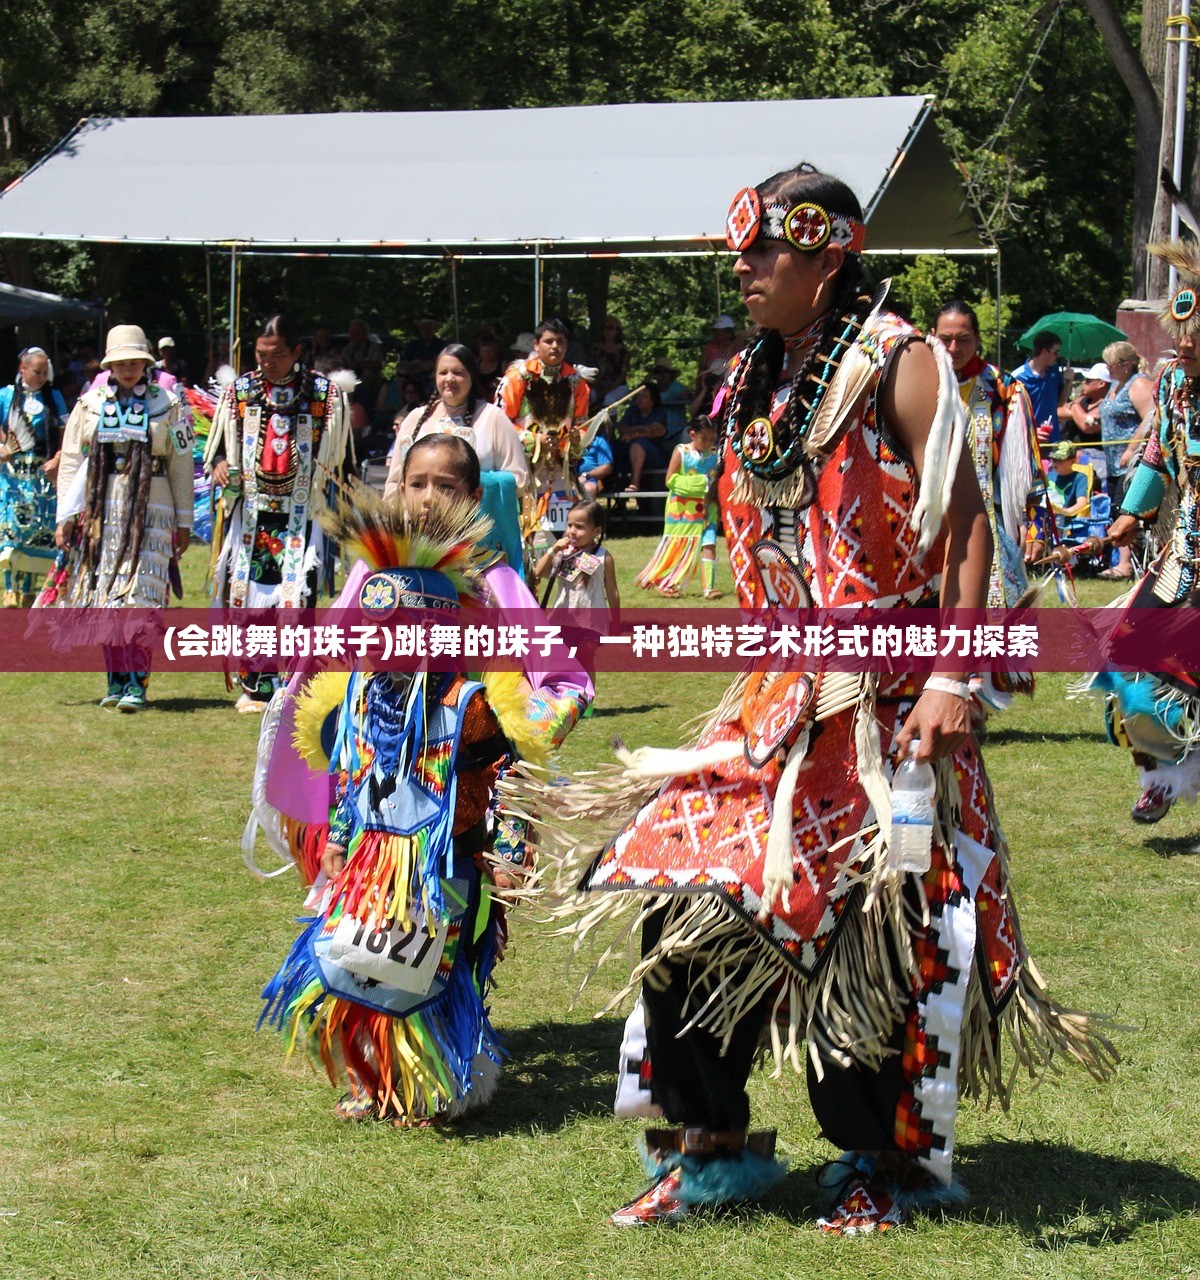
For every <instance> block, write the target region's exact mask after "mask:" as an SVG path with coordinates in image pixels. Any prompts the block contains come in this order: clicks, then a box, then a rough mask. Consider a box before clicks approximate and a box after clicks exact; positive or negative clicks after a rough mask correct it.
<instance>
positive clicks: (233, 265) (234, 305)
mask: <svg viewBox="0 0 1200 1280" xmlns="http://www.w3.org/2000/svg"><path fill="white" fill-rule="evenodd" d="M237 267H238V261H237V244H236V243H234V244H231V245H230V246H229V363H230V364H231V365H232V366H233V371H234V372H235V373H238V372H240V371H241V361H240V360H239V359H238V347H239V346H240V345H241V339H240V335H239V334H238V297H237Z"/></svg>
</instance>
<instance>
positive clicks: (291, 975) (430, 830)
mask: <svg viewBox="0 0 1200 1280" xmlns="http://www.w3.org/2000/svg"><path fill="white" fill-rule="evenodd" d="M480 493H481V488H480V469H479V459H478V457H477V456H476V454H475V452H474V450H473V449H472V448H471V447H470V445H469V444H467V443H466V442H465V441H463V440H460V439H458V438H457V437H454V436H429V437H426V438H424V439H422V440H419V441H418V442H417V443H416V444H415V445H413V447H412V448H411V449H410V450H409V452H408V454H407V456H406V457H405V460H404V475H403V480H402V483H401V486H400V492H399V503H400V506H401V507H402V508H403V512H404V513H405V514H404V516H402V517H401V516H400V512H399V511H398V510H397V506H396V504H395V503H394V502H393V501H385V500H384V499H382V498H377V497H375V496H374V495H368V494H362V495H356V496H354V497H353V498H351V499H350V500H346V501H343V502H341V503H339V505H338V508H337V510H336V511H335V512H331V513H329V515H328V517H327V518H325V517H323V523H325V526H326V528H327V530H328V531H329V532H330V533H331V534H333V535H334V536H336V537H337V538H338V539H339V541H340V542H342V544H343V545H345V546H347V547H350V548H353V549H354V550H356V551H358V552H359V553H360V554H361V555H362V557H363V559H362V560H361V561H359V563H357V564H356V565H355V566H354V568H353V569H352V570H351V574H350V576H349V578H348V579H347V584H346V587H344V588H343V593H342V596H341V597H339V601H338V606H339V607H340V608H342V609H351V608H361V607H365V604H366V599H367V598H368V597H367V594H365V593H369V588H370V583H371V580H372V579H373V578H379V577H385V576H386V575H387V574H388V573H389V572H390V571H393V570H404V571H405V577H406V580H407V581H408V587H407V590H408V591H409V592H411V593H412V594H415V595H418V596H420V597H422V598H423V606H425V605H427V606H432V605H433V604H434V603H435V602H436V604H437V607H438V608H439V609H446V608H448V607H451V606H450V602H452V601H457V602H459V603H462V602H478V601H480V600H483V601H486V602H489V603H492V604H494V605H496V606H497V607H498V608H499V609H500V610H501V611H504V610H506V609H514V608H515V609H517V610H535V611H536V608H537V605H536V602H535V601H534V600H533V597H532V596H531V595H530V594H529V591H528V589H527V588H526V587H525V585H524V583H523V582H522V581H521V580H520V577H519V576H518V575H517V574H516V573H515V571H514V570H513V569H511V568H510V567H509V566H507V565H504V564H499V563H495V564H492V565H491V566H490V567H489V568H486V569H485V568H484V567H483V565H484V564H485V563H486V558H485V557H481V556H480V555H479V554H478V550H479V548H480V546H481V545H483V544H482V542H481V539H483V538H485V537H486V534H487V526H486V521H485V520H483V519H481V517H480V515H479V512H478V509H477V507H476V506H475V504H476V503H478V501H479V498H480ZM591 693H592V687H591V684H590V682H589V681H588V679H587V676H586V674H585V673H584V672H583V671H582V669H580V668H578V666H575V667H574V669H573V670H568V669H565V668H564V669H563V670H562V671H559V672H555V671H549V672H536V671H530V670H526V671H525V672H524V673H523V674H522V673H509V672H489V673H485V674H483V675H482V676H481V677H480V679H479V681H478V682H477V681H475V680H471V679H468V678H466V677H464V676H461V675H458V674H455V673H435V672H428V671H423V670H418V671H416V672H413V673H411V674H404V673H399V672H396V673H391V672H386V671H374V670H372V669H370V668H369V667H367V668H364V669H356V670H354V671H352V672H350V673H348V674H346V675H340V676H339V675H337V674H336V673H333V672H319V673H315V674H311V675H308V676H306V675H304V674H301V673H298V675H297V677H296V678H295V679H294V680H293V682H291V683H289V686H288V690H287V693H286V694H285V695H282V697H283V699H285V700H286V699H291V700H292V703H293V705H294V712H293V714H292V716H291V719H290V720H289V721H288V723H289V725H290V726H291V728H290V729H289V730H288V731H287V732H279V733H275V734H274V736H273V743H274V745H273V747H272V748H271V749H270V756H271V759H270V764H269V765H268V768H267V777H266V781H265V791H264V795H265V794H266V792H269V790H270V787H271V770H272V769H273V768H274V766H275V762H276V756H280V755H281V753H288V754H291V753H294V754H299V755H300V756H302V757H303V762H304V763H305V764H306V765H307V773H308V774H309V775H310V777H311V778H313V779H316V780H317V781H318V782H319V783H321V784H323V785H321V786H318V787H315V788H314V790H315V792H316V793H317V794H316V797H315V798H316V799H317V800H318V801H319V803H317V804H316V805H315V813H316V815H318V816H320V815H322V814H323V815H324V817H323V818H322V820H321V821H320V822H319V823H317V824H316V825H315V826H314V827H313V828H312V829H311V836H312V838H311V839H306V844H307V845H308V846H315V845H316V843H317V841H318V840H319V841H320V846H321V852H320V858H319V870H320V872H321V873H323V874H322V876H318V877H317V879H316V883H315V885H314V893H313V895H310V904H309V905H310V907H311V909H312V911H313V912H314V915H313V917H312V918H311V919H308V920H306V921H305V922H304V926H305V927H304V931H303V933H302V934H301V936H300V937H299V938H298V939H297V941H296V943H295V945H294V946H293V948H292V950H291V952H290V953H289V955H288V957H287V959H286V960H285V961H284V962H283V964H282V966H281V967H280V969H279V970H278V972H277V973H276V975H275V976H274V977H273V978H272V979H271V980H270V982H269V983H268V984H267V987H266V989H265V991H264V1000H265V1001H266V1006H267V1007H266V1011H265V1013H264V1018H266V1019H268V1020H269V1021H270V1022H271V1023H272V1024H274V1025H275V1026H277V1027H278V1028H279V1029H280V1030H282V1031H283V1032H284V1034H285V1037H286V1038H287V1040H288V1043H289V1045H291V1044H294V1043H303V1044H305V1046H306V1047H307V1048H308V1049H309V1050H310V1051H311V1052H312V1053H313V1055H314V1057H317V1056H319V1057H320V1059H321V1060H322V1062H323V1063H324V1065H325V1067H326V1069H327V1071H328V1073H329V1076H330V1078H331V1080H333V1081H335V1082H340V1083H342V1085H343V1086H344V1087H347V1092H346V1093H345V1094H344V1095H343V1096H342V1097H341V1098H340V1099H339V1101H338V1102H337V1104H336V1105H335V1107H334V1114H335V1115H336V1116H337V1117H338V1118H339V1119H342V1120H367V1119H379V1120H385V1121H388V1122H390V1123H392V1124H395V1125H398V1126H401V1127H406V1128H407V1127H412V1126H417V1125H425V1124H433V1123H441V1122H444V1121H447V1120H452V1119H454V1118H456V1117H458V1116H460V1115H462V1114H463V1113H464V1112H465V1111H467V1110H468V1109H470V1108H473V1107H477V1106H481V1105H483V1104H484V1103H486V1102H487V1101H488V1099H489V1097H490V1095H491V1092H492V1090H493V1089H494V1087H495V1083H496V1080H497V1078H498V1076H499V1070H500V1061H501V1058H502V1056H503V1051H502V1048H501V1045H500V1042H499V1040H498V1038H497V1036H496V1034H495V1032H494V1030H493V1029H492V1026H491V1023H490V1021H489V1018H488V1009H487V991H488V988H489V986H490V984H491V981H492V974H493V970H494V968H495V965H496V964H497V963H498V961H499V960H500V959H501V958H502V956H503V951H504V942H505V938H506V936H507V932H506V924H505V916H504V911H503V907H502V905H501V904H500V902H498V901H497V900H496V899H495V898H494V897H493V895H492V886H496V887H498V888H501V889H504V888H511V887H512V886H513V885H514V884H515V883H517V882H518V881H519V879H520V877H521V872H520V870H519V867H520V864H521V863H522V862H523V861H524V857H525V841H524V828H523V822H522V819H520V818H519V817H518V816H516V815H513V814H510V813H507V812H506V811H505V810H504V808H503V806H502V805H501V804H500V803H499V801H498V797H497V795H496V787H497V780H498V778H499V777H500V776H501V775H502V774H503V773H504V771H505V770H506V769H507V768H508V767H509V765H510V764H511V763H512V761H513V760H514V759H515V758H517V757H518V756H520V757H524V758H527V759H531V760H533V761H534V762H535V763H541V764H544V763H545V759H546V757H547V755H548V751H549V749H550V747H551V746H552V745H555V744H556V743H557V742H560V741H561V740H562V736H563V735H565V733H566V732H567V731H568V730H569V729H570V727H571V726H572V725H573V724H574V723H575V722H576V720H577V719H578V718H579V715H580V713H581V711H582V710H583V709H584V707H585V706H586V705H587V703H588V702H589V701H590V699H591ZM277 713H278V714H279V715H280V723H283V716H282V711H281V709H280V707H277V706H274V705H273V708H272V710H271V711H270V712H269V713H268V717H271V716H274V715H275V714H277ZM268 727H269V726H268V722H267V721H264V733H265V732H266V731H267V728H268ZM293 729H294V731H292V730H293ZM447 770H451V771H452V772H453V775H454V778H453V781H451V780H450V779H448V778H447ZM256 785H257V784H256ZM307 785H310V786H311V785H312V784H311V783H309V784H307ZM289 799H290V798H289ZM331 800H332V810H333V811H332V814H330V801H331ZM267 803H268V804H269V803H270V799H269V797H267ZM289 816H297V817H298V816H299V815H289ZM256 817H257V818H258V820H259V821H260V823H263V824H264V825H266V824H267V823H269V822H270V821H271V820H272V819H271V815H270V814H269V813H268V812H265V811H264V812H263V813H262V814H261V815H260V814H259V811H258V807H257V806H256ZM325 818H327V819H328V820H327V821H325V820H324V819H325ZM292 825H293V826H296V825H298V823H293V824H292ZM497 859H499V861H497ZM298 860H299V859H298ZM509 864H512V865H511V866H510V865H509ZM289 1051H290V1050H289Z"/></svg>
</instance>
